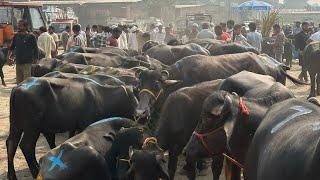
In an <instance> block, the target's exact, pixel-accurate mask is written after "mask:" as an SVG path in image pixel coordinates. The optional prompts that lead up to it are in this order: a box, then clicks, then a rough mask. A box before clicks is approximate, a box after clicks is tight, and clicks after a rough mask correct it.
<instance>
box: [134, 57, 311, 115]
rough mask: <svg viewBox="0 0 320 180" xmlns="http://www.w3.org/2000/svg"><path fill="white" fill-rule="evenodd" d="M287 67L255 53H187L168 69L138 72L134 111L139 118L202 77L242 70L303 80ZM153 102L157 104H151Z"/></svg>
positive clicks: (212, 78)
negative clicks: (138, 83) (138, 91)
mask: <svg viewBox="0 0 320 180" xmlns="http://www.w3.org/2000/svg"><path fill="white" fill-rule="evenodd" d="M286 69H287V67H286V66H284V65H283V64H280V63H278V62H276V61H275V60H274V59H272V58H270V57H268V56H260V55H256V54H254V53H239V54H231V55H222V56H202V55H195V56H189V57H186V58H183V59H181V60H179V61H178V62H176V63H175V64H174V65H171V66H170V67H169V68H168V71H162V72H159V71H150V70H148V71H142V72H140V73H137V74H138V77H139V80H140V87H139V88H140V90H141V91H140V94H139V106H138V107H137V111H136V115H137V117H139V118H145V117H147V116H150V109H155V108H154V107H160V108H161V107H162V102H164V100H165V99H166V97H167V96H168V95H169V94H170V93H171V92H173V91H175V90H177V89H178V88H181V87H185V86H190V85H194V84H196V83H200V82H204V81H210V80H215V79H225V78H227V77H230V76H232V75H234V74H237V73H239V72H241V71H244V70H245V71H250V72H254V73H258V74H262V75H270V76H272V77H273V78H274V79H275V80H276V81H277V82H280V83H282V84H285V82H286V78H288V79H290V80H292V81H293V82H295V83H300V84H305V83H303V82H300V81H299V80H297V79H295V78H294V77H292V76H290V75H289V74H287V73H286V72H285V70H286ZM168 79H170V80H168ZM172 84H175V86H172ZM169 87H170V88H169ZM155 104H156V105H157V106H154V105H155ZM151 113H152V112H151Z"/></svg>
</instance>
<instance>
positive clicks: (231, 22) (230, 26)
mask: <svg viewBox="0 0 320 180" xmlns="http://www.w3.org/2000/svg"><path fill="white" fill-rule="evenodd" d="M234 24H235V22H234V20H229V21H227V33H228V34H229V35H230V37H231V38H233V35H234V33H233V28H234Z"/></svg>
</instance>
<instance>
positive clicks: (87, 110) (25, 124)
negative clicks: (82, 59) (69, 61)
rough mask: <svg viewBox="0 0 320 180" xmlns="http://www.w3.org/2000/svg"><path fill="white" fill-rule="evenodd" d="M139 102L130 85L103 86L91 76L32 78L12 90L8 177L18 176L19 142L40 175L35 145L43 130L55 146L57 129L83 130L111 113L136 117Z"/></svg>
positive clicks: (33, 170) (28, 160)
mask: <svg viewBox="0 0 320 180" xmlns="http://www.w3.org/2000/svg"><path fill="white" fill-rule="evenodd" d="M136 106H137V99H136V98H135V96H134V94H133V90H132V89H131V88H129V87H124V86H103V85H101V84H99V83H97V82H93V81H91V80H87V81H72V80H71V79H58V78H48V77H41V78H28V79H27V80H26V81H24V82H23V83H22V84H21V85H19V86H18V87H16V88H14V89H13V90H12V93H11V98H10V131H9V137H8V138H7V142H6V144H7V151H8V178H9V179H16V176H15V170H14V165H13V158H14V154H15V152H16V149H17V146H18V145H19V146H20V148H21V150H22V152H23V153H24V156H25V158H26V160H27V162H28V165H29V168H30V171H31V173H32V175H33V177H36V176H37V173H38V168H39V166H38V163H37V161H36V158H35V146H36V142H37V139H38V137H39V135H40V133H43V134H44V135H45V137H46V138H47V140H48V142H49V144H50V147H51V148H53V147H54V146H55V144H54V134H55V133H59V132H66V131H73V130H83V129H84V128H85V127H87V126H88V125H89V124H91V123H93V122H95V121H97V120H99V119H103V118H105V117H108V116H121V117H132V113H133V112H134V109H135V108H136ZM22 133H23V137H22V139H21V136H22ZM20 139H21V141H20Z"/></svg>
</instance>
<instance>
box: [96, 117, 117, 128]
mask: <svg viewBox="0 0 320 180" xmlns="http://www.w3.org/2000/svg"><path fill="white" fill-rule="evenodd" d="M119 118H120V117H112V118H108V119H103V120H100V121H97V122H95V123H92V124H91V125H90V126H95V125H98V124H101V123H105V122H110V121H114V120H118V119H119Z"/></svg>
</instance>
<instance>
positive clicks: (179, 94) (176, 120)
mask: <svg viewBox="0 0 320 180" xmlns="http://www.w3.org/2000/svg"><path fill="white" fill-rule="evenodd" d="M274 84H275V81H274V79H273V78H271V77H270V76H263V75H258V74H254V73H251V72H241V73H239V74H236V75H234V76H231V77H229V78H227V79H225V80H214V81H210V82H203V83H201V84H197V85H194V86H193V87H187V88H182V89H180V90H178V91H176V92H173V93H172V94H171V95H170V96H169V97H168V98H167V100H166V101H165V103H164V105H163V108H162V111H161V114H160V119H159V120H158V123H157V124H158V125H157V128H156V137H157V139H158V142H159V145H160V147H161V148H163V149H165V150H168V151H169V166H168V167H169V173H170V177H171V178H173V176H174V173H175V170H176V164H177V158H178V155H179V154H180V153H181V152H182V150H183V148H184V146H185V145H186V144H187V142H188V140H189V138H190V137H191V135H192V132H193V131H194V129H195V128H196V126H197V123H198V121H200V120H201V116H200V114H201V110H202V104H203V102H204V100H205V99H206V98H207V97H208V96H209V95H210V94H211V93H213V92H214V91H217V90H226V91H229V92H236V93H238V94H239V95H241V96H244V95H245V96H250V97H260V96H262V95H264V94H262V93H261V91H262V90H263V89H265V91H262V92H266V89H267V90H269V92H270V91H272V90H273V89H272V86H273V85H274ZM217 159H220V161H219V160H216V161H215V163H216V164H215V166H217V167H220V166H222V162H223V158H219V157H218V158H217ZM219 164H220V166H219ZM191 165H192V164H188V166H189V168H191V169H192V168H193V167H192V166H191ZM190 166H191V167H190ZM186 168H187V167H186ZM220 168H221V167H220ZM213 174H214V178H215V179H218V178H219V175H220V170H219V168H214V173H213ZM190 178H191V179H192V178H194V174H191V175H190Z"/></svg>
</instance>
